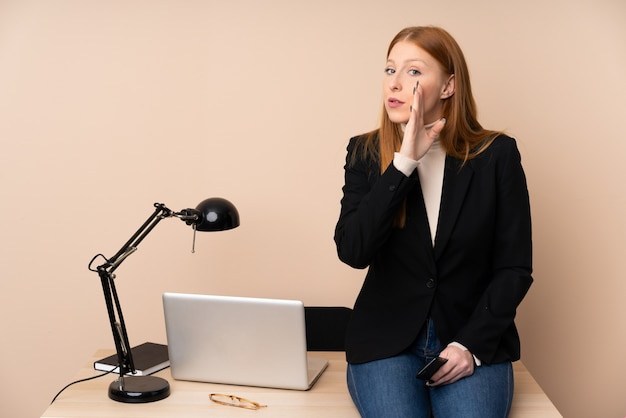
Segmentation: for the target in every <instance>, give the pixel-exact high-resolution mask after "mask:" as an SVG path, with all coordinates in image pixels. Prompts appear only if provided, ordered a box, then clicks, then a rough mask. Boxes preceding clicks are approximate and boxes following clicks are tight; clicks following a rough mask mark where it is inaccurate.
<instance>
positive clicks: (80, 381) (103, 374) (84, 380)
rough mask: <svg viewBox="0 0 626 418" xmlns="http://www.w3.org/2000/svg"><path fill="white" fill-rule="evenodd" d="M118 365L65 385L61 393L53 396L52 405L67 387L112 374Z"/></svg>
mask: <svg viewBox="0 0 626 418" xmlns="http://www.w3.org/2000/svg"><path fill="white" fill-rule="evenodd" d="M116 367H117V366H116ZM116 367H114V368H113V369H111V370H109V371H108V372H104V373H102V374H99V375H97V376H91V377H87V378H85V379H80V380H76V381H74V382H72V383H68V384H67V385H65V387H64V388H63V389H61V390H60V391H59V393H57V394H56V395H55V396H54V398H52V402H50V405H52V404H53V403H54V401H56V400H57V398H58V397H59V395H60V394H61V393H63V391H64V390H65V389H67V388H69V387H70V386H72V385H75V384H76V383H82V382H87V381H89V380H93V379H97V378H99V377H103V376H106V375H108V374H111V373H113V371H114V370H115V369H116Z"/></svg>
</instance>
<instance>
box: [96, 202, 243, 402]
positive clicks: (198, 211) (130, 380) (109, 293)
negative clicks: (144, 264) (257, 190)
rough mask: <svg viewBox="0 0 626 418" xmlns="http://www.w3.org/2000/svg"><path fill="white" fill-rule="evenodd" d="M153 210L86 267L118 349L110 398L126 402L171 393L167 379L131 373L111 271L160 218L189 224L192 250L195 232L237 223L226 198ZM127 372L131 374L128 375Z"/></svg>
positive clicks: (236, 215) (161, 206)
mask: <svg viewBox="0 0 626 418" xmlns="http://www.w3.org/2000/svg"><path fill="white" fill-rule="evenodd" d="M154 207H155V208H156V209H155V211H154V213H153V214H152V215H150V217H149V218H148V219H147V220H146V221H145V222H144V224H143V225H142V226H141V227H140V228H139V230H137V232H135V234H133V236H132V237H131V238H130V239H129V240H128V241H127V242H126V244H124V246H123V247H122V248H121V249H120V250H119V251H118V252H117V253H116V254H115V255H114V256H113V257H111V258H106V257H105V256H104V255H102V254H98V255H96V256H95V257H94V258H93V259H92V260H91V262H90V263H89V270H91V271H94V272H97V273H98V275H99V276H100V281H101V282H102V290H103V292H104V300H105V302H106V306H107V311H108V314H109V321H110V323H111V331H112V332H113V340H114V342H115V349H116V351H117V360H118V365H119V373H120V375H119V378H118V379H117V380H115V381H114V382H112V383H111V384H110V385H109V398H111V399H113V400H115V401H118V402H126V403H145V402H153V401H158V400H161V399H164V398H167V397H168V396H169V394H170V385H169V383H168V382H167V380H165V379H162V378H160V377H156V376H132V374H134V373H135V366H134V363H133V357H132V354H131V350H130V343H129V341H128V334H127V333H126V325H125V324H124V316H123V315H122V308H121V306H120V301H119V298H118V295H117V291H116V290H115V282H114V279H115V274H113V272H114V271H115V270H116V269H117V268H118V267H119V266H120V264H122V262H123V261H124V260H125V259H126V258H127V257H128V256H129V255H131V254H132V253H134V252H135V251H137V246H138V245H139V243H140V242H141V241H143V239H144V238H145V237H146V236H147V235H148V234H149V233H150V231H152V229H154V227H155V226H156V225H157V224H158V223H159V222H160V221H161V220H163V219H165V218H171V217H176V218H179V219H180V220H182V221H184V222H185V223H186V224H187V225H191V226H192V228H193V230H194V235H193V242H194V244H193V246H192V252H194V249H195V234H196V231H223V230H227V229H232V228H236V227H238V226H239V213H238V212H237V208H235V206H234V205H233V204H232V203H230V202H229V201H228V200H226V199H222V198H219V197H214V198H209V199H206V200H204V201H202V202H200V204H199V205H198V206H197V207H196V208H195V209H183V210H181V211H180V212H173V211H171V210H170V209H168V208H167V207H165V205H163V204H162V203H155V204H154ZM98 258H102V259H104V261H105V262H104V263H103V264H102V265H99V266H98V267H96V268H95V269H94V268H93V267H92V266H93V264H94V262H95V260H96V259H98ZM127 374H130V376H127Z"/></svg>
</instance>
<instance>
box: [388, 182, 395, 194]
mask: <svg viewBox="0 0 626 418" xmlns="http://www.w3.org/2000/svg"><path fill="white" fill-rule="evenodd" d="M395 190H396V185H395V184H392V185H391V186H389V191H390V192H393V191H395Z"/></svg>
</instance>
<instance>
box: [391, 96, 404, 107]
mask: <svg viewBox="0 0 626 418" xmlns="http://www.w3.org/2000/svg"><path fill="white" fill-rule="evenodd" d="M403 104H404V102H403V101H401V100H398V99H396V98H394V97H391V98H389V99H388V100H387V106H389V108H391V109H396V108H398V107H401V106H402V105H403Z"/></svg>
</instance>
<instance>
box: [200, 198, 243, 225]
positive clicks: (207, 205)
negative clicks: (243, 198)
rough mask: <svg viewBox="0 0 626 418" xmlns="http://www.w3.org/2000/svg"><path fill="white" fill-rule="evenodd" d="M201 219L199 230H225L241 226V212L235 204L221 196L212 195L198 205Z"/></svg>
mask: <svg viewBox="0 0 626 418" xmlns="http://www.w3.org/2000/svg"><path fill="white" fill-rule="evenodd" d="M196 211H198V212H199V219H198V221H197V222H196V226H195V228H196V230H197V231H224V230H227V229H232V228H237V227H238V226H239V212H237V208H236V207H235V205H233V204H232V203H230V202H229V201H228V200H226V199H222V198H221V197H210V198H208V199H206V200H203V201H202V202H200V203H199V204H198V206H196Z"/></svg>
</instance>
